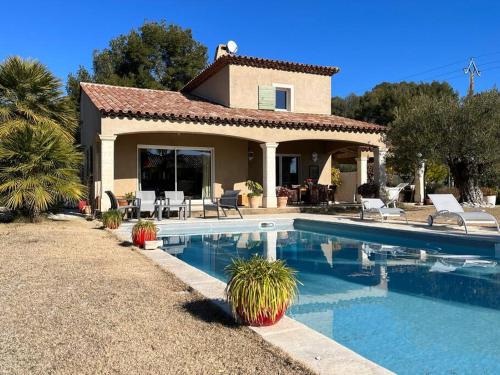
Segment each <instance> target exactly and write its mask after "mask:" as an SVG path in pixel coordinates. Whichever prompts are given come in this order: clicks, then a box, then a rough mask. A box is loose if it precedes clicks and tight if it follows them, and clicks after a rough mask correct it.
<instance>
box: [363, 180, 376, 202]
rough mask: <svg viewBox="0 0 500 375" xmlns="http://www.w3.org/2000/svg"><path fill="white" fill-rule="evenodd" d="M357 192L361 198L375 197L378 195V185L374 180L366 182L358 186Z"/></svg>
mask: <svg viewBox="0 0 500 375" xmlns="http://www.w3.org/2000/svg"><path fill="white" fill-rule="evenodd" d="M358 194H360V195H361V196H362V197H363V198H376V197H378V195H379V186H378V184H376V183H374V182H367V183H366V184H362V185H360V186H358Z"/></svg>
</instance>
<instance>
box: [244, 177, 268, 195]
mask: <svg viewBox="0 0 500 375" xmlns="http://www.w3.org/2000/svg"><path fill="white" fill-rule="evenodd" d="M245 186H246V187H247V189H248V190H250V193H248V196H249V197H260V196H261V195H262V193H263V192H264V189H263V188H262V185H261V184H259V183H258V182H256V181H252V180H248V181H247V182H245Z"/></svg>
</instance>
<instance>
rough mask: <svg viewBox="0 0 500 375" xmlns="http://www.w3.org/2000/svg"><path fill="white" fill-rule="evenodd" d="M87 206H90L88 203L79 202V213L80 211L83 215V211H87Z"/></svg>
mask: <svg viewBox="0 0 500 375" xmlns="http://www.w3.org/2000/svg"><path fill="white" fill-rule="evenodd" d="M85 206H88V202H87V201H84V200H81V201H78V211H80V212H82V213H83V210H84V209H85Z"/></svg>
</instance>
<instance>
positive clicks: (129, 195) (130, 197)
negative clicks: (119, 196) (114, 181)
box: [123, 192, 135, 206]
mask: <svg viewBox="0 0 500 375" xmlns="http://www.w3.org/2000/svg"><path fill="white" fill-rule="evenodd" d="M123 198H125V200H126V201H127V204H130V203H131V202H133V201H134V199H135V193H133V192H128V193H126V194H125V195H124V196H123ZM125 206H126V205H125Z"/></svg>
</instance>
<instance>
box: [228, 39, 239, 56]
mask: <svg viewBox="0 0 500 375" xmlns="http://www.w3.org/2000/svg"><path fill="white" fill-rule="evenodd" d="M227 50H228V51H229V53H230V54H232V55H234V54H235V53H236V52H237V51H238V45H237V44H236V42H235V41H234V40H230V41H229V42H227Z"/></svg>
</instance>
